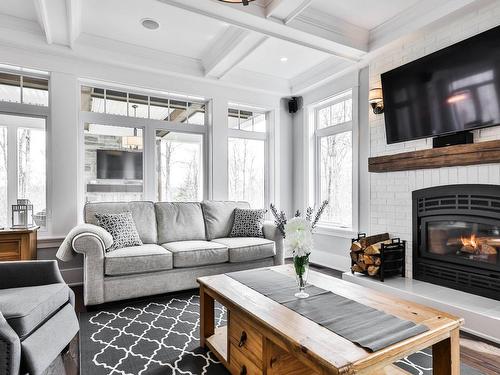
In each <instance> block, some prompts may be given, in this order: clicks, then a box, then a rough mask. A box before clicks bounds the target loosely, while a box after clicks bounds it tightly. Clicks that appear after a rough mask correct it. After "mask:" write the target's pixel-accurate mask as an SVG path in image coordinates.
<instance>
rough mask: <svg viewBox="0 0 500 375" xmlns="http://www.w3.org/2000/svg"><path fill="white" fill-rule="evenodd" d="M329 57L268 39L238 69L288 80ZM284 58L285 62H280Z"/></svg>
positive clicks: (308, 49) (325, 54)
mask: <svg viewBox="0 0 500 375" xmlns="http://www.w3.org/2000/svg"><path fill="white" fill-rule="evenodd" d="M329 57H331V55H329V54H327V53H324V52H320V51H316V50H313V49H310V48H307V47H303V46H299V45H297V44H293V43H289V42H285V41H282V40H279V39H273V38H269V39H267V40H266V41H265V42H264V43H262V45H260V46H259V47H258V48H257V49H256V50H255V51H254V52H253V53H252V54H250V55H249V56H247V57H246V58H245V59H244V60H243V61H242V62H241V63H240V64H239V65H238V67H240V68H242V69H245V70H250V71H254V72H258V73H263V74H267V75H272V76H276V77H280V78H285V79H290V78H293V77H295V76H297V75H298V74H300V73H302V72H304V71H306V70H307V69H311V68H312V67H314V66H315V65H318V64H319V63H321V62H323V61H325V60H326V59H328V58H329ZM282 58H286V61H281V59H282Z"/></svg>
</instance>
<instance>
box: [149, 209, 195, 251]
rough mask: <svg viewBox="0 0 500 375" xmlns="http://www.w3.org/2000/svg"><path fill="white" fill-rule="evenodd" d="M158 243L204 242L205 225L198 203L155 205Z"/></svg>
mask: <svg viewBox="0 0 500 375" xmlns="http://www.w3.org/2000/svg"><path fill="white" fill-rule="evenodd" d="M155 209H156V218H157V222H158V243H160V244H162V243H166V242H175V241H188V240H203V241H204V240H205V223H204V221H203V213H202V211H201V205H200V204H199V203H192V202H172V203H170V202H159V203H155Z"/></svg>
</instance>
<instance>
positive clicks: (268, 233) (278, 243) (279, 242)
mask: <svg viewBox="0 0 500 375" xmlns="http://www.w3.org/2000/svg"><path fill="white" fill-rule="evenodd" d="M262 231H263V232H264V238H266V239H268V240H271V241H274V248H275V250H276V255H275V256H274V265H275V266H279V265H281V264H285V251H284V246H283V236H282V234H281V233H280V231H279V229H278V228H277V227H276V224H274V223H273V222H272V221H266V222H265V223H264V226H263V227H262Z"/></svg>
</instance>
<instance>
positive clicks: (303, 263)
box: [293, 254, 309, 298]
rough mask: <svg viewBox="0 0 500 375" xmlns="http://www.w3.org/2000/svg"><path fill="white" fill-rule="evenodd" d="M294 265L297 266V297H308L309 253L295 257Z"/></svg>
mask: <svg viewBox="0 0 500 375" xmlns="http://www.w3.org/2000/svg"><path fill="white" fill-rule="evenodd" d="M293 266H294V268H295V277H296V279H297V285H298V287H299V291H298V292H297V293H295V297H297V298H307V297H309V294H307V293H306V292H305V288H306V285H307V276H308V274H309V254H307V255H302V256H298V255H295V256H294V257H293Z"/></svg>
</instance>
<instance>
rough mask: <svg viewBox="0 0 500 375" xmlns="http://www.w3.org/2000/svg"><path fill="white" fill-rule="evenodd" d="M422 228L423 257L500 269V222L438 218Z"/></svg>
mask: <svg viewBox="0 0 500 375" xmlns="http://www.w3.org/2000/svg"><path fill="white" fill-rule="evenodd" d="M421 224H422V225H421V233H420V235H421V249H420V250H421V252H422V253H423V254H422V255H424V254H425V255H427V256H428V257H430V258H434V259H440V260H446V261H449V262H455V263H460V264H469V265H474V264H476V265H477V266H481V267H485V268H490V269H496V270H498V269H500V255H499V253H500V221H496V220H491V219H489V220H485V219H484V218H467V219H463V218H454V217H446V216H443V217H436V216H434V217H432V218H425V219H422V223H421ZM444 258H446V259H444Z"/></svg>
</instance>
